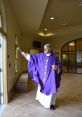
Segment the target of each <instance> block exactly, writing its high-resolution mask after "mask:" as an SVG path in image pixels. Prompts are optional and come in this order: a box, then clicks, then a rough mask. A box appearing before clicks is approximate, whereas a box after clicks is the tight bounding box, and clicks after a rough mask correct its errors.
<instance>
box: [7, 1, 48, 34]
mask: <svg viewBox="0 0 82 117" xmlns="http://www.w3.org/2000/svg"><path fill="white" fill-rule="evenodd" d="M9 2H10V5H11V7H12V10H13V12H14V15H15V17H16V20H17V23H18V25H19V28H20V30H21V34H22V35H28V36H34V35H35V34H37V32H38V29H39V27H40V24H41V21H42V18H43V15H44V12H45V9H46V6H47V3H48V0H10V1H9Z"/></svg>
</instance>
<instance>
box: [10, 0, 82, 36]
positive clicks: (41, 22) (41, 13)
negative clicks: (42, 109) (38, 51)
mask: <svg viewBox="0 0 82 117" xmlns="http://www.w3.org/2000/svg"><path fill="white" fill-rule="evenodd" d="M80 2H81V0H11V5H12V7H13V11H14V13H15V17H16V19H17V21H18V24H19V27H20V29H21V33H22V34H26V35H33V36H34V35H36V34H38V33H39V32H42V33H44V35H43V36H49V35H47V34H48V33H53V34H54V35H53V36H56V35H58V34H62V33H63V32H65V31H66V30H67V31H70V29H73V30H75V32H77V27H79V28H78V31H79V29H80V31H82V30H81V28H82V6H80ZM81 5H82V4H81ZM50 17H54V20H50ZM45 28H47V31H45V30H44V29H45ZM73 30H71V31H73Z"/></svg>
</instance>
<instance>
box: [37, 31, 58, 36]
mask: <svg viewBox="0 0 82 117" xmlns="http://www.w3.org/2000/svg"><path fill="white" fill-rule="evenodd" d="M38 35H40V36H42V37H49V36H54V35H56V34H54V33H46V34H45V33H43V32H39V33H38Z"/></svg>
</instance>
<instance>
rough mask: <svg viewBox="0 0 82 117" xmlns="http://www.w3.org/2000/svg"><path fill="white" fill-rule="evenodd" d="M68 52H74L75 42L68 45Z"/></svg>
mask: <svg viewBox="0 0 82 117" xmlns="http://www.w3.org/2000/svg"><path fill="white" fill-rule="evenodd" d="M69 51H75V42H71V43H69Z"/></svg>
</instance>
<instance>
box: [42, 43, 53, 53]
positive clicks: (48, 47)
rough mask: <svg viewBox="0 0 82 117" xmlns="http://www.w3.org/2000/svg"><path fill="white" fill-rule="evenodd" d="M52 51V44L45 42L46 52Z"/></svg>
mask: <svg viewBox="0 0 82 117" xmlns="http://www.w3.org/2000/svg"><path fill="white" fill-rule="evenodd" d="M51 51H52V47H51V44H45V45H44V53H45V54H49V53H51Z"/></svg>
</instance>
